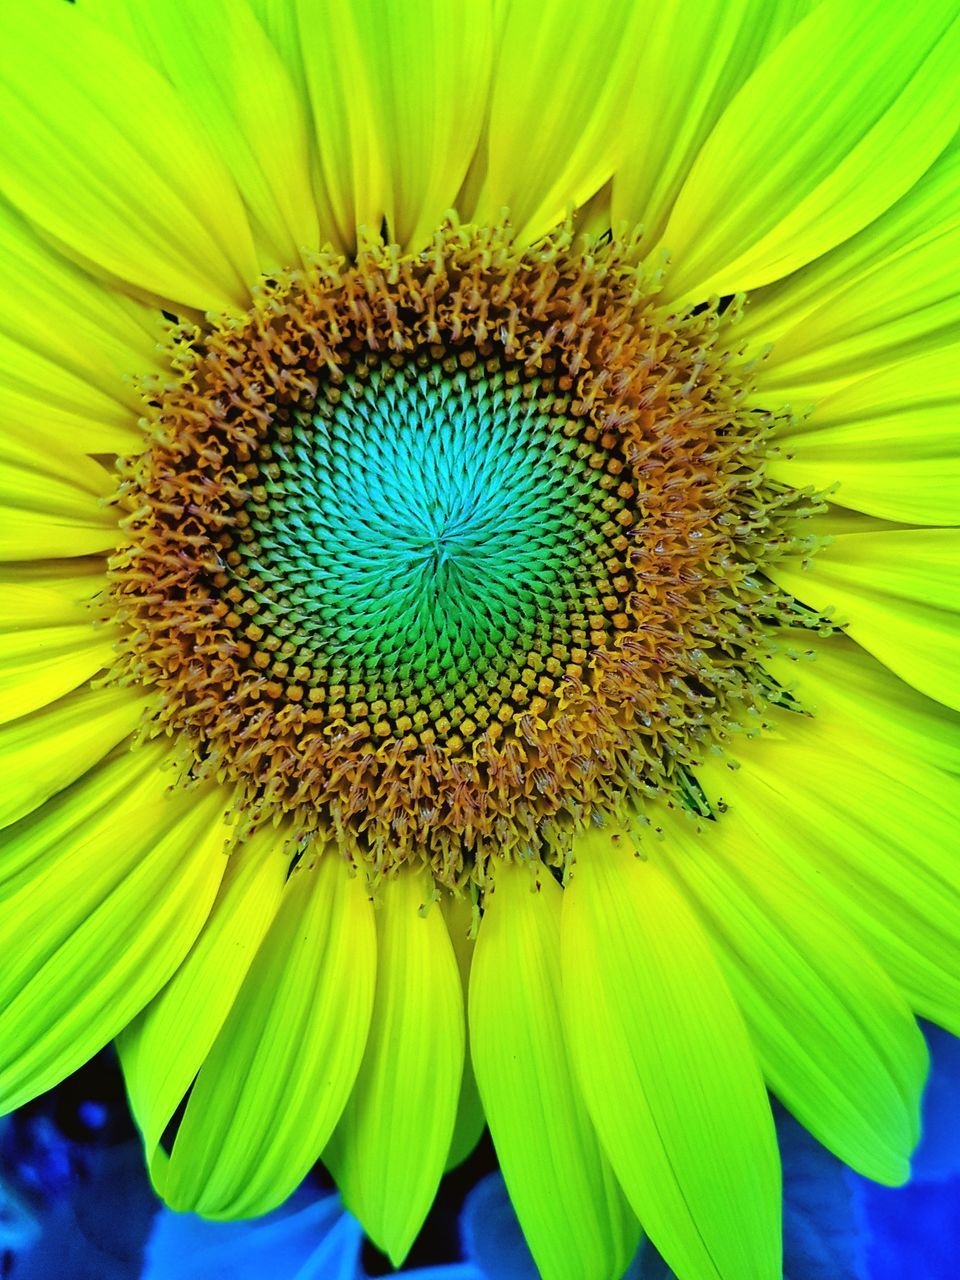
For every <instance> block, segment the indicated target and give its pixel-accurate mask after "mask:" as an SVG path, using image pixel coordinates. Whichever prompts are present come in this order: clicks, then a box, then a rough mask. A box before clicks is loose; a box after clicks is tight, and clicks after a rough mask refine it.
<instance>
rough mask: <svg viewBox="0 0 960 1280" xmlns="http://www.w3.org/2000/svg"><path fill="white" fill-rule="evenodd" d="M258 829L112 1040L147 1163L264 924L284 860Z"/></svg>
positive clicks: (270, 836) (276, 901)
mask: <svg viewBox="0 0 960 1280" xmlns="http://www.w3.org/2000/svg"><path fill="white" fill-rule="evenodd" d="M282 843H283V838H282V836H279V835H278V833H277V832H276V831H275V830H274V829H273V828H272V827H267V828H262V829H261V830H260V831H258V832H257V833H256V834H255V835H254V836H253V837H251V839H250V840H249V841H247V842H246V843H245V844H244V845H243V846H242V847H241V848H240V849H237V850H234V851H233V852H232V853H231V855H230V858H229V861H228V862H227V866H226V874H225V875H224V878H223V883H222V884H221V886H220V892H219V894H218V896H217V900H216V902H215V903H214V904H213V906H212V908H211V910H210V914H209V916H208V918H207V921H206V924H205V925H204V927H203V929H202V931H201V932H200V935H199V936H198V938H197V940H196V942H195V943H194V945H193V948H192V949H191V951H190V954H189V955H188V956H187V957H186V958H185V960H184V961H183V963H182V964H181V966H180V968H179V969H178V970H177V972H176V973H175V974H174V976H173V978H171V980H170V981H169V982H168V983H167V985H166V986H165V987H164V988H163V990H162V991H161V992H160V993H159V995H157V996H156V997H155V998H154V999H153V1000H152V1001H151V1002H150V1004H149V1005H147V1007H146V1008H145V1009H144V1011H143V1013H141V1014H140V1016H139V1017H138V1018H137V1019H136V1021H134V1022H133V1023H131V1024H130V1026H128V1027H127V1028H126V1030H125V1031H124V1032H123V1033H122V1034H121V1036H120V1038H119V1041H118V1044H117V1047H118V1049H119V1051H120V1062H121V1065H122V1066H123V1074H124V1078H125V1080H126V1084H127V1093H128V1095H129V1098H130V1106H131V1109H132V1111H133V1114H134V1117H135V1119H136V1122H137V1125H138V1127H139V1128H140V1131H141V1133H142V1134H143V1144H144V1147H145V1148H146V1154H147V1163H148V1164H153V1163H154V1160H155V1156H156V1154H157V1149H158V1147H159V1145H160V1139H161V1137H162V1135H163V1132H164V1130H165V1129H166V1127H167V1125H168V1124H169V1123H170V1120H171V1117H172V1116H173V1114H174V1112H175V1111H176V1109H177V1107H178V1106H179V1105H180V1103H181V1102H182V1100H183V1098H184V1096H185V1095H186V1093H187V1091H188V1090H189V1088H190V1085H191V1084H192V1083H193V1080H194V1077H195V1076H196V1074H197V1072H198V1071H199V1070H200V1067H201V1066H202V1065H203V1060H204V1058H205V1057H206V1056H207V1053H208V1052H209V1051H210V1048H211V1046H212V1045H213V1042H214V1040H215V1039H216V1038H217V1036H218V1034H219V1032H220V1029H221V1027H222V1026H223V1024H224V1022H225V1021H226V1018H227V1015H228V1014H229V1012H230V1010H231V1008H232V1006H233V1003H234V1000H235V999H236V996H237V993H238V991H239V990H240V987H241V985H242V983H243V980H244V978H245V977H246V974H247V971H248V970H249V968H250V965H251V964H252V962H253V958H254V956H255V955H256V953H257V949H258V948H259V946H260V943H261V942H262V940H263V937H264V935H265V933H266V931H267V929H268V928H269V926H270V924H271V922H272V921H273V918H274V916H275V915H276V913H277V908H278V907H279V905H280V895H281V893H282V891H283V885H284V881H285V880H286V872H287V865H288V859H287V858H285V857H284V856H283V854H282V852H281V846H282Z"/></svg>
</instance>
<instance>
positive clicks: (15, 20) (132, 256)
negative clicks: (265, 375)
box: [0, 0, 257, 311]
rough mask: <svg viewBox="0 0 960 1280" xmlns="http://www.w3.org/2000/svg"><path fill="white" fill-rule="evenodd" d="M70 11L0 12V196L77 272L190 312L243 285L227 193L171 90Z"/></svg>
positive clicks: (238, 218)
mask: <svg viewBox="0 0 960 1280" xmlns="http://www.w3.org/2000/svg"><path fill="white" fill-rule="evenodd" d="M83 10H84V6H83V5H64V4H60V3H58V2H57V0H33V2H32V3H31V4H29V5H14V6H7V8H6V9H5V12H4V44H5V49H4V51H5V54H6V58H5V71H4V79H3V82H2V84H0V115H2V118H3V122H4V127H3V130H2V132H0V167H2V171H3V176H4V192H5V194H6V196H7V197H8V198H9V199H10V201H11V202H12V203H13V204H14V205H16V206H17V208H18V209H20V211H21V212H22V213H23V214H25V215H26V216H27V217H28V218H29V219H30V220H31V222H34V223H36V225H37V226H38V227H40V228H42V229H43V230H44V231H45V232H47V233H49V234H50V235H52V236H54V237H55V238H56V240H57V242H58V243H60V244H62V245H63V246H65V247H66V248H67V249H68V250H69V252H70V253H71V254H76V255H77V256H78V258H79V259H80V260H81V261H84V262H86V261H90V262H93V263H95V264H96V265H97V266H98V267H101V268H103V269H104V270H105V271H107V272H109V273H110V274H112V275H113V276H116V277H118V278H120V279H122V280H124V281H128V282H129V284H131V285H133V286H136V287H137V288H139V289H141V290H143V291H145V292H146V293H148V294H150V295H157V296H160V297H162V298H165V299H169V300H171V301H172V302H174V303H182V304H185V305H186V306H189V307H194V308H196V309H197V310H200V311H206V310H209V309H216V310H223V309H225V308H227V307H229V306H230V305H231V304H234V303H235V304H239V305H244V303H245V302H246V301H248V299H249V289H250V286H251V285H252V284H253V283H254V281H255V279H256V272H257V262H256V255H255V253H254V248H253V241H252V238H251V235H250V228H249V226H248V223H247V219H246V215H245V213H244V210H243V205H242V204H241V202H240V198H239V196H238V195H237V191H236V188H235V187H234V185H233V182H232V181H231V179H230V176H229V174H228V173H227V171H226V170H225V168H224V166H223V165H222V164H221V162H220V161H219V160H218V158H217V156H216V154H215V153H214V152H213V151H212V150H211V149H210V147H208V146H206V145H205V144H204V141H203V139H202V138H200V137H198V136H197V134H196V131H195V129H194V127H193V124H192V119H191V116H190V114H189V112H188V111H186V110H185V109H184V107H183V105H182V103H181V102H180V100H179V99H178V97H177V95H176V93H175V92H174V90H173V89H172V88H171V87H170V85H169V84H168V83H167V82H166V81H165V80H164V79H163V77H162V76H161V75H160V74H159V72H157V71H155V70H154V69H153V68H152V67H151V66H150V65H149V64H148V63H147V62H146V61H144V60H143V59H141V58H139V57H138V56H137V55H136V54H135V53H133V51H132V50H130V49H129V48H128V47H127V46H125V45H124V44H123V43H122V42H121V41H120V40H117V39H116V38H114V37H112V36H110V35H109V34H108V33H107V32H103V31H100V30H98V28H97V27H96V25H95V24H94V22H92V21H91V20H89V19H88V18H87V16H86V14H85V13H84V11H83Z"/></svg>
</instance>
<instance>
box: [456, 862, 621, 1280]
mask: <svg viewBox="0 0 960 1280" xmlns="http://www.w3.org/2000/svg"><path fill="white" fill-rule="evenodd" d="M561 897H562V891H561V889H560V887H559V885H558V884H557V883H556V882H555V881H554V880H553V878H552V877H551V876H550V875H549V874H548V873H544V874H543V875H542V878H540V879H539V880H538V878H537V875H536V873H535V872H533V871H532V870H530V869H528V868H526V867H520V866H514V865H512V864H509V863H504V864H503V865H502V866H500V867H498V869H497V873H496V880H495V887H494V889H493V892H492V893H488V894H487V897H486V903H485V910H484V916H483V920H482V922H481V925H480V932H479V936H478V938H477V949H476V955H475V956H474V960H473V968H472V972H471V977H470V1029H471V1035H472V1045H473V1059H474V1067H475V1070H476V1073H477V1083H478V1084H479V1086H480V1095H481V1097H482V1098H483V1106H484V1110H485V1111H486V1114H487V1120H488V1122H489V1125H490V1132H491V1134H492V1135H493V1140H494V1143H495V1144H496V1148H497V1154H498V1156H499V1158H500V1166H501V1168H502V1170H503V1176H504V1178H505V1180H506V1183H507V1189H508V1190H509V1192H510V1198H511V1200H512V1201H513V1206H514V1209H515V1210H516V1212H517V1217H518V1218H519V1220H520V1225H521V1226H522V1228H523V1233H524V1236H525V1237H526V1241H527V1244H528V1245H529V1247H530V1251H531V1253H532V1254H533V1257H534V1259H535V1261H536V1263H537V1266H538V1268H539V1271H540V1274H541V1275H543V1276H545V1277H547V1278H548V1280H568V1278H569V1280H578V1277H580V1276H591V1277H596V1278H597V1280H619V1277H620V1276H621V1275H622V1274H623V1271H624V1269H625V1268H626V1266H627V1264H628V1262H629V1260H630V1258H631V1256H632V1255H633V1253H634V1251H635V1250H636V1247H637V1242H638V1238H639V1231H638V1228H637V1224H636V1220H635V1218H634V1217H633V1215H632V1214H631V1213H630V1210H629V1208H628V1206H627V1204H626V1202H625V1200H624V1197H623V1193H622V1192H621V1190H620V1188H619V1187H618V1186H617V1183H616V1179H615V1178H614V1176H613V1173H612V1171H611V1169H610V1166H609V1164H608V1162H607V1160H606V1158H605V1157H604V1155H603V1154H602V1152H601V1151H600V1147H599V1144H598V1143H597V1137H596V1134H595V1133H594V1131H593V1126H592V1125H591V1123H590V1120H589V1118H588V1116H587V1113H586V1109H585V1107H584V1104H583V1101H582V1099H581V1097H580V1094H579V1090H578V1088H577V1085H576V1082H575V1080H574V1077H573V1073H572V1071H571V1067H570V1062H569V1058H568V1054H567V1048H566V1045H565V1043H564V1033H563V1018H562V1008H561V1003H562V1000H563V999H564V994H563V993H561V989H560V981H559V979H560V900H561Z"/></svg>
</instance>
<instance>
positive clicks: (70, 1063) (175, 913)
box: [0, 773, 228, 1110]
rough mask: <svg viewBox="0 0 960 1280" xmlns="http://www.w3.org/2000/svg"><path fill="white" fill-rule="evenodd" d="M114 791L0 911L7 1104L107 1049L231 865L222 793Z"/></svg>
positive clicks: (1, 1087) (150, 788)
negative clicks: (102, 809) (108, 804)
mask: <svg viewBox="0 0 960 1280" xmlns="http://www.w3.org/2000/svg"><path fill="white" fill-rule="evenodd" d="M165 786H166V778H165V777H160V776H159V775H158V774H156V773H154V774H152V775H151V776H150V777H149V778H148V779H147V780H146V781H145V782H144V784H143V785H141V786H140V787H138V788H136V789H135V790H134V791H133V792H132V793H128V794H127V795H124V796H121V797H120V798H119V799H117V800H115V801H114V803H113V806H112V808H111V811H110V813H109V817H108V820H104V817H105V816H104V815H102V814H101V816H100V819H99V821H97V820H94V824H93V829H92V830H91V829H89V828H88V829H87V830H85V831H84V832H83V834H84V837H85V838H84V839H83V841H82V843H80V844H79V845H74V844H67V845H64V846H61V847H60V849H59V850H58V856H57V857H56V859H55V861H54V862H53V863H52V864H48V865H47V866H46V867H45V868H44V870H43V872H42V873H41V874H39V875H37V876H36V877H35V878H34V879H32V880H30V881H28V882H27V883H25V884H23V885H22V887H21V888H19V889H18V891H17V892H16V893H14V894H13V895H12V896H11V897H9V898H6V899H5V900H4V902H3V907H2V911H0V952H2V954H3V956H4V971H3V975H2V978H0V1008H2V1013H0V1106H2V1107H3V1108H4V1110H11V1109H13V1108H14V1107H17V1106H20V1105H21V1104H22V1103H23V1102H25V1101H26V1100H27V1099H28V1098H31V1097H34V1096H35V1095H36V1094H38V1093H42V1092H43V1091H44V1090H45V1089H49V1088H51V1087H52V1086H53V1085H54V1084H56V1083H57V1082H58V1081H60V1080H62V1079H63V1078H64V1076H66V1075H68V1074H69V1073H70V1072H71V1071H75V1070H76V1069H77V1067H79V1066H80V1065H81V1064H82V1063H83V1062H85V1061H86V1060H87V1058H89V1057H91V1056H92V1054H94V1053H96V1052H97V1050H99V1049H101V1048H102V1047H103V1045H105V1044H106V1043H107V1042H108V1041H109V1040H111V1039H112V1038H113V1036H115V1035H116V1034H117V1032H118V1031H120V1030H121V1028H122V1027H123V1026H125V1025H126V1023H127V1022H129V1021H130V1019H131V1018H132V1017H134V1015H135V1014H137V1013H138V1012H139V1011H140V1009H142V1008H143V1006H144V1004H146V1002H147V1001H148V1000H149V999H150V998H151V997H152V996H153V995H154V994H155V992H156V991H157V990H158V988H159V987H161V986H162V985H163V983H164V982H166V980H167V979H168V978H169V977H170V975H171V973H173V971H174V970H175V969H176V967H177V965H178V964H179V963H180V961H181V960H182V959H183V957H184V955H185V954H186V953H187V951H188V950H189V948H190V946H191V944H192V942H193V940H194V938H195V937H196V935H197V932H198V930H199V929H200V927H201V926H202V924H203V921H204V919H205V917H206V915H207V912H208V911H209V909H210V905H211V903H212V902H213V899H214V896H215V894H216V891H217V885H218V884H219V882H220V878H221V876H222V875H223V869H224V866H225V858H224V856H223V848H224V843H225V840H226V838H227V834H228V831H227V827H226V825H225V823H224V820H223V813H224V797H223V795H222V794H221V793H220V792H219V791H218V790H217V789H214V788H211V789H208V790H207V791H206V792H205V793H201V794H198V793H196V792H188V791H185V790H180V791H177V792H175V793H172V794H165V793H164V788H165Z"/></svg>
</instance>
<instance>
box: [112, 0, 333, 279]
mask: <svg viewBox="0 0 960 1280" xmlns="http://www.w3.org/2000/svg"><path fill="white" fill-rule="evenodd" d="M92 12H93V15H94V16H95V18H96V20H97V22H98V23H100V24H102V25H103V26H104V27H106V29H108V30H111V31H113V32H114V34H116V35H118V36H120V37H121V38H122V39H124V41H125V43H127V44H128V45H129V47H131V48H133V49H135V50H136V52H137V53H138V54H140V55H142V56H143V57H145V58H146V59H147V60H148V61H150V62H151V63H152V65H153V66H155V67H157V68H158V69H159V70H161V71H162V72H163V73H164V75H165V76H166V77H167V79H168V80H169V81H170V82H171V84H172V85H173V86H174V88H175V89H176V91H177V95H178V97H179V99H180V101H181V103H183V104H184V105H185V106H186V107H187V108H189V110H190V112H191V116H190V120H191V128H192V131H193V132H194V133H195V134H197V135H199V136H202V137H203V138H204V139H205V141H206V143H207V145H209V146H210V147H211V149H213V150H215V151H216V153H217V155H218V157H219V159H220V160H221V161H222V162H223V163H224V165H225V166H226V168H227V169H228V170H229V172H230V176H231V177H232V178H233V181H234V182H235V183H236V186H237V190H238V191H239V193H240V196H241V198H242V200H243V203H244V205H245V206H246V210H247V214H248V216H249V221H250V226H251V229H252V231H253V234H254V239H255V241H256V243H257V249H258V256H259V262H260V267H261V269H262V270H264V271H269V270H276V269H277V268H278V267H292V266H295V265H296V264H297V263H299V261H300V251H301V250H302V249H306V250H316V249H318V248H319V233H318V229H317V211H316V207H315V205H314V202H313V193H312V191H311V187H310V152H309V144H308V140H307V123H306V111H305V105H306V104H305V102H304V100H303V99H302V97H301V96H300V94H298V93H297V91H296V90H295V89H294V86H293V84H292V83H291V80H290V77H289V75H288V74H287V70H286V68H285V67H284V65H283V62H282V60H281V58H280V56H279V54H278V53H277V52H276V50H275V49H274V48H273V46H272V44H271V43H270V41H269V39H268V38H267V36H266V34H265V33H264V31H263V29H262V27H261V26H260V25H259V23H258V22H257V21H256V19H255V18H254V16H253V14H252V12H251V11H250V9H249V8H248V6H247V4H246V3H245V2H244V0H205V2H204V3H203V4H202V5H185V4H182V3H180V0H99V3H98V4H97V6H96V8H95V9H94V10H93V11H92Z"/></svg>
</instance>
